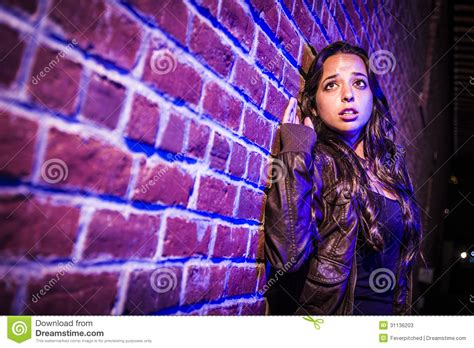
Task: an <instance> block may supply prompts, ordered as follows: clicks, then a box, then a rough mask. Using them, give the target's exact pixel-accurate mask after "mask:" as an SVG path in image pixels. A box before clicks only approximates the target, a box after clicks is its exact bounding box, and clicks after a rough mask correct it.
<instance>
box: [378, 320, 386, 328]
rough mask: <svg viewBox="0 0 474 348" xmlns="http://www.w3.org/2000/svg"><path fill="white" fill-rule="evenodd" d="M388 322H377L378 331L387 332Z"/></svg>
mask: <svg viewBox="0 0 474 348" xmlns="http://www.w3.org/2000/svg"><path fill="white" fill-rule="evenodd" d="M387 329H388V321H379V330H387Z"/></svg>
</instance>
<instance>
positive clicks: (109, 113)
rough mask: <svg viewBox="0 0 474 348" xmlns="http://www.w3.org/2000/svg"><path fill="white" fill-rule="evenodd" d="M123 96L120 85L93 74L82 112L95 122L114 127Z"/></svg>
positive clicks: (122, 89) (123, 91) (123, 92)
mask: <svg viewBox="0 0 474 348" xmlns="http://www.w3.org/2000/svg"><path fill="white" fill-rule="evenodd" d="M124 98H125V88H124V87H123V86H122V85H120V84H118V83H115V82H113V81H110V80H108V79H107V78H106V77H104V76H99V75H97V74H94V76H93V77H92V79H91V81H90V82H89V86H88V88H87V97H86V100H85V102H84V108H83V110H82V114H83V115H84V117H86V118H88V119H90V120H92V121H94V122H95V123H98V124H101V125H103V126H105V127H107V128H110V129H114V128H115V127H116V126H117V122H118V120H119V116H120V112H121V110H122V104H123V100H124Z"/></svg>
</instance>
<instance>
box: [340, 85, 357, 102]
mask: <svg viewBox="0 0 474 348" xmlns="http://www.w3.org/2000/svg"><path fill="white" fill-rule="evenodd" d="M342 101H345V102H352V101H354V93H352V88H350V87H345V88H343V90H342Z"/></svg>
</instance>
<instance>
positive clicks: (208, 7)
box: [195, 0, 219, 18]
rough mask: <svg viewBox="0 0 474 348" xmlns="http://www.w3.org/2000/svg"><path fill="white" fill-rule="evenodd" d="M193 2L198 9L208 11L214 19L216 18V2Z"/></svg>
mask: <svg viewBox="0 0 474 348" xmlns="http://www.w3.org/2000/svg"><path fill="white" fill-rule="evenodd" d="M195 2H196V3H197V4H198V6H199V7H201V8H205V9H206V10H208V11H209V12H210V13H211V15H212V16H213V17H214V18H216V17H217V10H218V6H219V3H218V0H196V1H195Z"/></svg>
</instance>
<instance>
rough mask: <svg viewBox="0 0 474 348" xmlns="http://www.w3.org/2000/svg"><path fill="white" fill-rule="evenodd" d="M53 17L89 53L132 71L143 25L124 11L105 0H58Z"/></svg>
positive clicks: (52, 7) (54, 6)
mask: <svg viewBox="0 0 474 348" xmlns="http://www.w3.org/2000/svg"><path fill="white" fill-rule="evenodd" d="M51 9H52V11H51V13H50V19H51V20H52V21H53V22H55V23H56V24H57V25H59V26H61V27H62V28H63V29H64V34H65V36H66V39H68V40H74V39H75V40H77V43H78V45H79V46H80V47H81V48H82V49H84V50H87V51H88V52H89V53H90V54H93V55H98V56H100V57H102V58H104V59H106V60H108V61H111V62H113V63H115V64H117V65H118V66H119V67H121V68H124V69H127V70H130V69H132V67H133V66H134V64H135V59H136V56H137V53H138V50H139V49H140V44H141V41H142V37H143V34H142V31H141V29H140V26H139V25H138V24H137V23H136V22H135V21H133V20H132V19H130V17H129V16H127V15H126V14H125V13H124V12H123V11H122V10H120V9H119V8H118V7H116V6H114V5H112V4H111V3H108V2H106V1H103V0H91V1H89V2H82V1H79V2H77V1H74V0H56V1H55V2H54V3H53V4H52V6H51Z"/></svg>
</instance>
